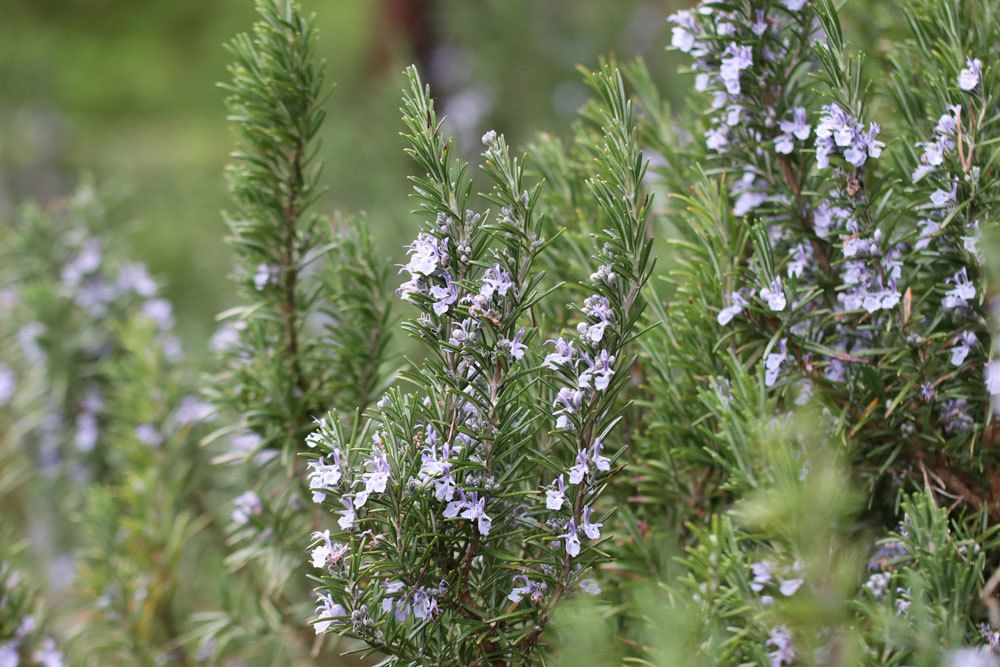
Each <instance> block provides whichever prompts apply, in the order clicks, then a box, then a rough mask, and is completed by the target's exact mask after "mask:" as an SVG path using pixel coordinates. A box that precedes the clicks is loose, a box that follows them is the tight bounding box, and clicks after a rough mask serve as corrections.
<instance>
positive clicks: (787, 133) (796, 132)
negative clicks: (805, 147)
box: [774, 107, 812, 155]
mask: <svg viewBox="0 0 1000 667" xmlns="http://www.w3.org/2000/svg"><path fill="white" fill-rule="evenodd" d="M778 127H779V128H780V129H781V135H779V136H778V138H777V139H775V143H774V150H775V151H776V152H778V153H781V154H783V155H788V154H789V153H791V152H792V148H793V147H794V140H795V139H798V140H799V141H805V140H806V139H808V138H809V133H810V132H811V130H812V128H811V127H810V126H809V123H807V122H806V110H805V107H795V108H794V109H792V119H791V120H783V121H781V122H780V123H778Z"/></svg>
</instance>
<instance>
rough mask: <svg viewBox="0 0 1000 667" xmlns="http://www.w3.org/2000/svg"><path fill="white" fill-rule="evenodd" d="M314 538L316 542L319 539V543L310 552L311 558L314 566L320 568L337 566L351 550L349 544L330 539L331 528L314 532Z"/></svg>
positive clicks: (326, 568)
mask: <svg viewBox="0 0 1000 667" xmlns="http://www.w3.org/2000/svg"><path fill="white" fill-rule="evenodd" d="M312 539H313V541H314V542H316V541H318V542H319V544H317V545H316V547H315V548H314V549H313V550H312V552H311V553H310V560H311V562H312V566H313V567H315V568H316V569H319V570H328V569H331V568H333V567H335V566H336V565H337V564H338V563H340V561H341V560H342V559H343V558H344V556H346V555H347V553H348V552H349V551H350V547H349V546H348V545H346V544H340V543H339V542H333V541H332V540H331V539H330V531H329V530H324V531H323V532H319V531H316V532H314V533H313V534H312Z"/></svg>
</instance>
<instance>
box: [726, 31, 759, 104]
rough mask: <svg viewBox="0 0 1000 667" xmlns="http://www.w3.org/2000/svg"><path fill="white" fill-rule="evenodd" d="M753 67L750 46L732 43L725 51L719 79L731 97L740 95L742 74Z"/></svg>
mask: <svg viewBox="0 0 1000 667" xmlns="http://www.w3.org/2000/svg"><path fill="white" fill-rule="evenodd" d="M751 65H753V51H752V50H751V48H750V47H749V46H746V45H739V44H736V43H735V42H732V43H730V44H729V46H727V47H726V50H725V51H723V58H722V64H721V66H720V68H719V78H720V79H722V82H723V84H725V86H726V91H727V92H728V93H729V94H730V95H739V93H740V73H741V72H742V71H743V70H745V69H748V68H749V67H750V66H751Z"/></svg>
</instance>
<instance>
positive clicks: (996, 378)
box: [986, 359, 1000, 396]
mask: <svg viewBox="0 0 1000 667" xmlns="http://www.w3.org/2000/svg"><path fill="white" fill-rule="evenodd" d="M986 391H988V392H989V394H990V396H1000V359H994V360H993V361H991V362H989V363H988V364H986Z"/></svg>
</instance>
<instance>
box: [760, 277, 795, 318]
mask: <svg viewBox="0 0 1000 667" xmlns="http://www.w3.org/2000/svg"><path fill="white" fill-rule="evenodd" d="M760 298H761V299H763V300H764V301H765V302H767V307H768V308H770V309H771V310H773V311H776V312H780V311H782V310H784V309H785V306H787V305H788V301H787V300H786V299H785V288H784V287H783V286H782V284H781V278H780V277H779V276H775V277H774V280H772V281H771V284H770V285H768V286H767V287H765V288H763V289H762V290H761V291H760Z"/></svg>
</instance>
